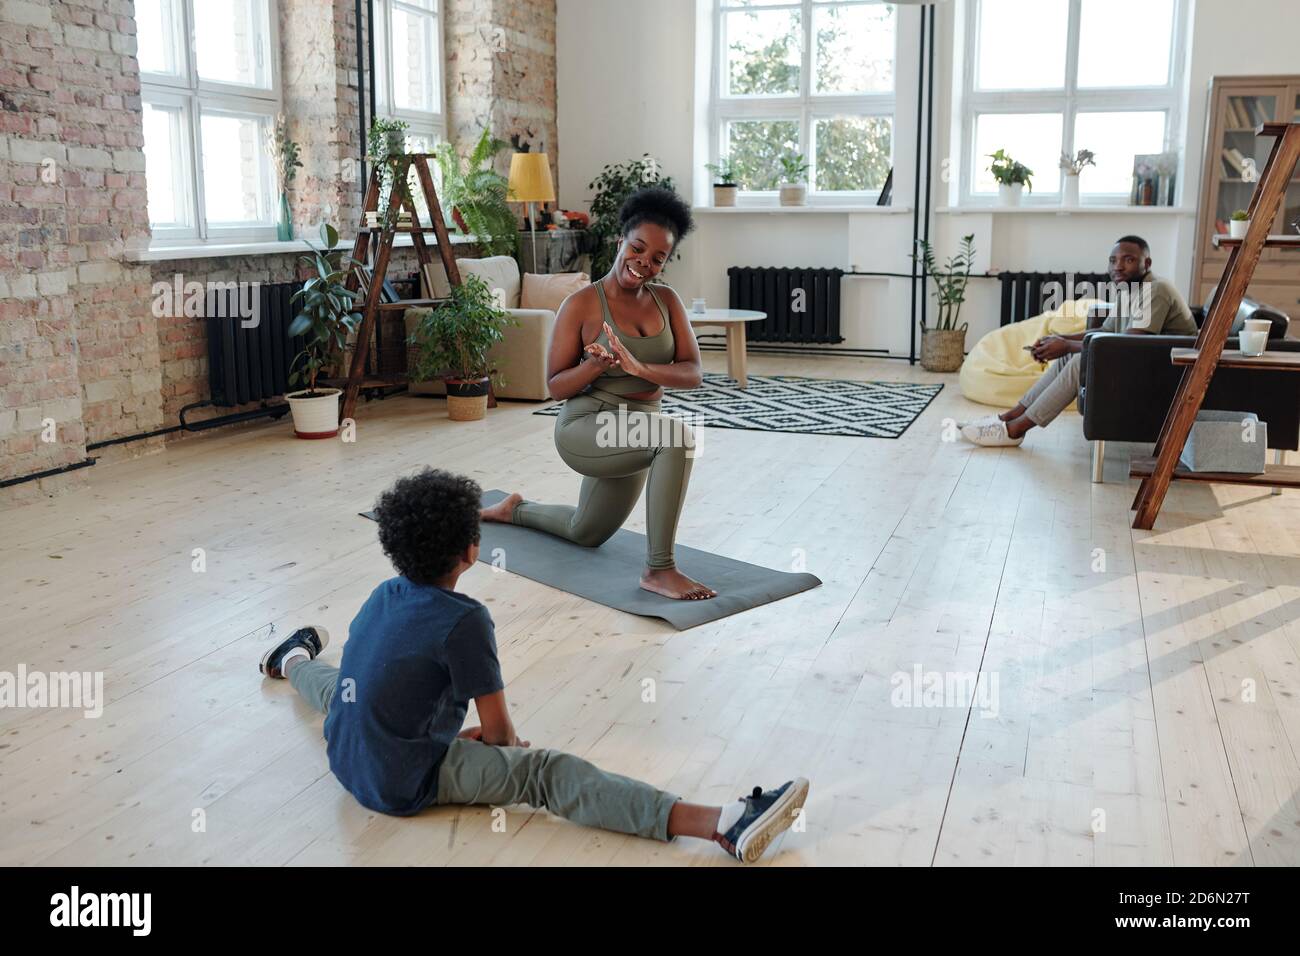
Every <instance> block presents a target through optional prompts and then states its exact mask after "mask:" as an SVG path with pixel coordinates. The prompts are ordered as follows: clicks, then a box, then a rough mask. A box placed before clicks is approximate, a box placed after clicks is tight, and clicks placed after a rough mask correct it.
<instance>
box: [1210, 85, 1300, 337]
mask: <svg viewBox="0 0 1300 956" xmlns="http://www.w3.org/2000/svg"><path fill="white" fill-rule="evenodd" d="M1206 120H1207V121H1206V138H1205V160H1204V165H1203V167H1202V171H1201V186H1200V194H1199V206H1198V215H1197V235H1196V252H1195V255H1196V259H1195V262H1194V264H1193V270H1192V281H1191V288H1190V290H1189V296H1190V300H1191V301H1194V302H1198V303H1203V302H1206V301H1207V300H1208V299H1209V295H1210V290H1211V289H1212V288H1213V287H1214V284H1215V283H1216V282H1218V281H1219V278H1220V277H1221V276H1222V275H1223V270H1224V267H1225V266H1226V265H1227V259H1228V251H1229V249H1230V248H1231V246H1230V245H1228V244H1227V243H1224V242H1219V241H1216V237H1218V236H1222V237H1223V238H1224V239H1226V238H1227V236H1226V234H1224V233H1221V232H1220V231H1219V230H1221V229H1226V226H1225V224H1226V222H1227V220H1228V218H1229V217H1230V216H1231V215H1232V213H1233V211H1234V210H1236V209H1245V208H1246V206H1247V204H1248V203H1249V201H1250V197H1251V194H1252V192H1253V191H1254V189H1255V187H1256V186H1257V185H1258V178H1259V176H1258V174H1259V173H1261V172H1262V171H1263V167H1264V162H1265V158H1266V156H1267V155H1268V150H1269V148H1270V147H1271V146H1272V143H1271V142H1270V140H1269V139H1268V137H1276V136H1279V135H1281V130H1283V129H1285V127H1286V124H1288V123H1295V122H1300V74H1295V75H1285V74H1283V75H1267V76H1221V77H1215V78H1214V80H1213V82H1212V84H1211V87H1210V93H1209V102H1208V104H1207V110H1206ZM1261 127H1262V129H1263V133H1262V136H1263V137H1264V138H1261V136H1260V135H1258V133H1259V130H1260V129H1261ZM1247 159H1249V160H1251V161H1252V162H1253V163H1254V165H1255V167H1256V169H1255V175H1253V176H1243V175H1242V172H1243V170H1242V169H1241V168H1238V164H1239V163H1240V164H1243V165H1244V161H1245V160H1247ZM1187 198H1188V201H1189V202H1190V201H1192V197H1187ZM1297 219H1300V178H1297V177H1296V176H1289V177H1288V185H1287V189H1286V191H1285V198H1284V199H1283V201H1282V205H1281V207H1280V210H1279V212H1278V213H1277V214H1276V215H1275V216H1273V217H1271V223H1272V225H1271V227H1270V228H1269V232H1270V233H1272V234H1273V235H1275V236H1287V237H1294V238H1296V239H1300V234H1297V233H1296V231H1295V229H1294V228H1293V227H1292V223H1293V222H1295V221H1296V220H1297ZM1248 294H1249V295H1250V297H1251V298H1253V299H1257V300H1259V301H1260V302H1266V303H1268V304H1269V305H1272V306H1275V307H1277V308H1279V309H1281V310H1282V311H1284V312H1288V313H1290V314H1292V315H1295V314H1297V312H1300V270H1297V269H1296V261H1295V259H1294V258H1293V257H1292V256H1291V255H1290V254H1289V252H1288V251H1287V250H1286V249H1284V248H1281V247H1280V246H1275V245H1274V244H1272V243H1270V247H1266V251H1265V253H1264V255H1263V257H1262V258H1261V259H1260V261H1259V263H1258V264H1257V267H1256V269H1255V272H1254V274H1253V276H1252V278H1251V284H1250V290H1249V293H1248Z"/></svg>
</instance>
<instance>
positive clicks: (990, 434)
mask: <svg viewBox="0 0 1300 956" xmlns="http://www.w3.org/2000/svg"><path fill="white" fill-rule="evenodd" d="M961 437H962V438H964V439H966V440H967V441H968V442H971V443H972V444H975V445H984V446H986V447H994V448H997V447H1005V446H1010V447H1014V446H1016V445H1019V444H1020V443H1021V442H1023V441H1024V440H1025V438H1024V436H1023V435H1022V436H1021V437H1019V438H1012V437H1011V436H1010V435H1008V434H1007V423H1006V422H1004V421H1002V419H1000V418H998V419H995V420H993V421H992V422H985V423H983V424H979V423H976V422H971V423H970V424H969V425H967V426H966V427H965V428H963V429H962V430H961Z"/></svg>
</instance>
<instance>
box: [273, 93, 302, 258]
mask: <svg viewBox="0 0 1300 956" xmlns="http://www.w3.org/2000/svg"><path fill="white" fill-rule="evenodd" d="M266 149H267V152H269V153H270V154H271V161H272V162H273V163H275V179H276V183H277V185H279V187H280V216H279V219H278V220H277V222H276V224H275V238H277V239H279V240H280V241H281V242H288V241H289V240H291V239H292V238H293V218H292V217H291V216H290V214H289V187H290V186H291V185H293V181H294V179H295V178H296V177H297V175H298V170H299V169H300V168H301V167H302V160H301V159H299V158H298V157H299V154H300V151H301V150H300V148H299V146H298V144H297V143H295V142H294V141H293V140H291V139H290V138H289V123H288V121H287V120H285V118H284V114H283V113H281V114H280V115H279V116H277V117H276V119H275V131H274V132H273V133H272V134H271V138H270V139H269V140H267V143H266Z"/></svg>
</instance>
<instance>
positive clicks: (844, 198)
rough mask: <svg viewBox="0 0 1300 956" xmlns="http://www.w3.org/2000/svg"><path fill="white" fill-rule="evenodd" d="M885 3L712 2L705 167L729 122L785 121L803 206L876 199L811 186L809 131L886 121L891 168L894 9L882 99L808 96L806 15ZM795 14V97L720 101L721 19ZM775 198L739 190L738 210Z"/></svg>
mask: <svg viewBox="0 0 1300 956" xmlns="http://www.w3.org/2000/svg"><path fill="white" fill-rule="evenodd" d="M883 2H885V0H834V2H833V3H820V4H819V3H815V2H814V0H790V2H788V3H781V4H772V5H767V4H764V5H763V6H761V7H745V6H741V5H738V4H735V3H730V2H728V0H713V54H712V56H713V61H712V65H711V69H710V87H709V162H711V163H717V162H718V157H719V156H720V155H721V154H722V140H723V136H722V130H723V128H724V127H725V126H726V124H727V123H729V122H732V121H735V120H789V119H793V120H795V122H797V123H798V124H799V143H800V148H801V149H802V151H803V155H804V161H805V162H807V163H808V164H809V169H808V204H809V205H817V206H835V205H870V204H874V203H875V202H876V200H877V199H878V198H879V197H880V192H881V190H878V189H876V190H867V189H859V190H851V191H850V190H843V191H837V192H821V191H818V190H817V188H816V184H817V144H816V143H814V142H813V129H814V125H815V123H816V121H817V120H819V119H826V118H832V117H837V116H840V117H853V118H856V117H884V118H886V119H888V120H889V128H890V137H889V147H890V165H891V166H895V165H897V146H898V117H897V110H896V103H897V97H898V40H899V34H900V33H901V32H902V31H901V30H900V28H899V27H900V24H899V16H898V10H899V8H898V7H897V6H895V7H894V89H893V90H890V91H889V92H888V93H861V94H850V95H844V94H838V93H830V94H827V93H813V92H812V80H813V77H812V44H813V40H812V22H813V18H812V14H813V10H814V8H816V7H817V6H829V5H834V6H881V5H882V3H883ZM769 10H776V11H780V10H799V11H801V12H800V27H801V29H802V31H803V49H802V58H801V62H800V69H799V93H798V94H797V95H789V96H787V95H780V94H749V95H744V96H724V95H723V89H724V85H723V84H724V75H725V73H726V70H727V50H726V48H725V46H724V43H725V32H726V31H725V30H724V28H723V19H724V17H725V14H726V13H728V12H732V11H763V12H766V11H769ZM776 195H777V191H776V190H774V189H768V190H749V189H741V190H739V195H738V196H737V204H738V205H771V203H772V200H773V198H774V197H775V196H776Z"/></svg>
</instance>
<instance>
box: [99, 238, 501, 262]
mask: <svg viewBox="0 0 1300 956" xmlns="http://www.w3.org/2000/svg"><path fill="white" fill-rule="evenodd" d="M319 238H320V237H319V236H312V237H311V239H310V240H308V239H307V238H305V237H304V238H302V239H292V240H290V241H289V242H223V243H216V242H195V243H189V244H181V243H177V244H174V245H156V246H150V247H149V248H147V249H128V250H127V251H126V253H125V256H124V258H125V259H126V260H127V261H128V262H171V261H174V260H178V259H215V258H217V257H219V256H279V255H295V254H296V255H306V254H310V252H311V249H310V248H309V247H308V245H307V243H308V241H310V242H311V243H312V245H317V246H319V245H320V242H319ZM354 240H355V237H352V236H349V237H346V238H343V237H340V238H339V246H340V247H341V248H345V249H349V250H350V249H351V247H352V243H353V241H354ZM424 241H425V245H427V246H429V247H430V248H433V247H436V246H437V244H438V242H437V240H436V239H435V238H434V236H433V234H432V233H430V234H429V235H428V236H426V237H425V240H424ZM474 241H475V240H474V237H473V236H452V237H451V243H452V245H456V246H458V245H465V244H467V243H473V242H474ZM410 247H411V234H410V233H409V232H404V233H401V234H400V235H397V236H394V237H393V248H395V249H405V248H410Z"/></svg>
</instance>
